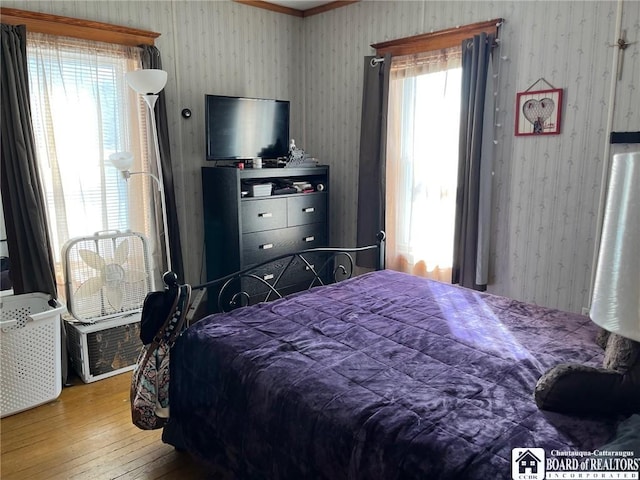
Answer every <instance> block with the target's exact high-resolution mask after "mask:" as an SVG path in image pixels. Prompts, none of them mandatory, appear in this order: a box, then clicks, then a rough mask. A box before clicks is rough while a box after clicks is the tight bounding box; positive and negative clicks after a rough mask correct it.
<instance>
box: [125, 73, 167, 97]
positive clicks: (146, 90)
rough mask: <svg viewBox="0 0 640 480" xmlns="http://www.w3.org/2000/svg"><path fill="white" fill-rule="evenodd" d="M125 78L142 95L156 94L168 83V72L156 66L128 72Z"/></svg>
mask: <svg viewBox="0 0 640 480" xmlns="http://www.w3.org/2000/svg"><path fill="white" fill-rule="evenodd" d="M124 78H125V79H126V80H127V83H128V84H129V86H130V87H131V88H133V89H134V90H135V91H136V92H138V93H139V94H140V95H147V94H153V95H155V94H156V93H158V92H159V91H160V90H162V89H163V88H164V86H165V85H166V84H167V72H165V71H164V70H158V69H155V68H148V69H143V70H134V71H131V72H127V73H125V76H124Z"/></svg>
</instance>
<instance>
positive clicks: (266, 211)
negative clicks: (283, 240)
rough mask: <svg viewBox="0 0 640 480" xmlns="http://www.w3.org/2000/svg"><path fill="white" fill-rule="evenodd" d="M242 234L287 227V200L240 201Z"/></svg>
mask: <svg viewBox="0 0 640 480" xmlns="http://www.w3.org/2000/svg"><path fill="white" fill-rule="evenodd" d="M241 216H242V232H243V233H250V232H261V231H264V230H274V229H276V228H283V227H286V226H287V199H286V198H268V199H261V200H243V201H242V209H241Z"/></svg>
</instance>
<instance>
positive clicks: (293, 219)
mask: <svg viewBox="0 0 640 480" xmlns="http://www.w3.org/2000/svg"><path fill="white" fill-rule="evenodd" d="M326 218H327V194H326V193H308V194H306V195H300V196H296V197H291V198H287V225H288V226H290V227H293V226H296V225H307V224H309V223H319V222H324V221H325V219H326Z"/></svg>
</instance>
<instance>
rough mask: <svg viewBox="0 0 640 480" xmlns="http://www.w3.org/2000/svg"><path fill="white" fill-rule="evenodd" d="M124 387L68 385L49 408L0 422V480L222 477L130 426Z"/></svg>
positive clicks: (126, 377) (121, 381) (120, 378)
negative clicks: (0, 453)
mask: <svg viewBox="0 0 640 480" xmlns="http://www.w3.org/2000/svg"><path fill="white" fill-rule="evenodd" d="M130 381H131V372H127V373H123V374H120V375H116V376H114V377H110V378H107V379H104V380H100V381H97V382H94V383H89V384H84V383H82V382H81V381H80V380H77V379H75V380H73V383H74V385H73V386H71V387H65V388H63V389H62V394H61V395H60V397H59V398H58V399H57V400H56V401H53V402H51V403H48V404H45V405H42V406H39V407H36V408H33V409H31V410H27V411H25V412H22V413H18V414H15V415H12V416H8V417H6V418H3V419H2V420H1V421H0V445H1V449H0V450H1V452H2V457H1V462H0V477H1V478H2V480H16V479H19V480H26V479H29V480H32V479H33V480H35V479H47V480H51V479H81V480H89V479H116V478H117V479H194V480H197V479H218V478H223V475H222V474H220V473H219V472H207V471H206V470H205V469H204V468H203V467H201V466H200V465H198V463H197V462H195V461H194V460H193V459H191V457H189V455H188V454H186V453H179V452H177V451H175V450H174V448H173V447H171V446H170V445H166V444H164V443H162V441H161V440H160V437H161V433H162V431H161V430H152V431H143V430H139V429H138V428H137V427H135V426H134V425H133V424H132V423H131V413H130V408H129V383H130Z"/></svg>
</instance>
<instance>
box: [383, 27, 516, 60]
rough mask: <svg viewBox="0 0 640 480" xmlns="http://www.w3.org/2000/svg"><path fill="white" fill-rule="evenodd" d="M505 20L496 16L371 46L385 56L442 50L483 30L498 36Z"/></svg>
mask: <svg viewBox="0 0 640 480" xmlns="http://www.w3.org/2000/svg"><path fill="white" fill-rule="evenodd" d="M503 21H504V20H503V19H502V18H496V19H493V20H487V21H486V22H478V23H471V24H469V25H463V26H461V27H452V28H446V29H444V30H438V31H437V32H431V33H423V34H420V35H414V36H411V37H404V38H398V39H396V40H389V41H386V42H381V43H374V44H372V45H371V47H372V48H374V49H375V50H376V55H379V56H384V55H386V54H387V53H388V54H390V55H391V56H398V55H411V54H414V53H423V52H429V51H431V50H441V49H444V48H451V47H455V46H457V45H461V44H462V41H463V40H465V39H467V38H471V37H473V36H474V35H478V34H480V33H483V32H484V33H487V34H493V35H495V38H498V28H499V27H500V25H502V23H503Z"/></svg>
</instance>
